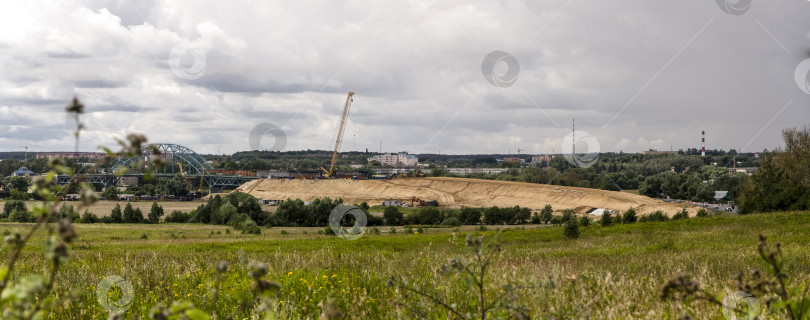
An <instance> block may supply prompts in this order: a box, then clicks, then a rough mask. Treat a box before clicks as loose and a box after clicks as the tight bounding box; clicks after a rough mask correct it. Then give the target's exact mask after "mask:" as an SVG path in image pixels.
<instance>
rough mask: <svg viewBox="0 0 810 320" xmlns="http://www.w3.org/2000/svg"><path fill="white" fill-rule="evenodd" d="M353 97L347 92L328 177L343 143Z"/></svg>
mask: <svg viewBox="0 0 810 320" xmlns="http://www.w3.org/2000/svg"><path fill="white" fill-rule="evenodd" d="M353 96H354V92H349V96H347V97H346V104H345V105H344V106H343V116H342V117H341V118H340V127H338V132H337V139H336V140H335V151H334V152H332V162H331V163H330V164H329V171H328V172H327V174H328V176H329V177H332V176H334V174H335V165H337V160H338V152H340V144H341V143H342V142H343V130H344V129H346V119H348V118H349V108H351V107H352V101H353V100H352V97H353Z"/></svg>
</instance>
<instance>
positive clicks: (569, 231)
mask: <svg viewBox="0 0 810 320" xmlns="http://www.w3.org/2000/svg"><path fill="white" fill-rule="evenodd" d="M563 235H564V236H565V237H566V238H568V239H576V238H579V224H578V223H577V220H576V219H568V221H566V222H565V230H563Z"/></svg>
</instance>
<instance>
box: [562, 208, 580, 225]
mask: <svg viewBox="0 0 810 320" xmlns="http://www.w3.org/2000/svg"><path fill="white" fill-rule="evenodd" d="M574 219H576V217H575V216H574V210H571V209H565V210H563V212H562V218H561V219H560V221H562V223H566V222H568V221H569V220H574Z"/></svg>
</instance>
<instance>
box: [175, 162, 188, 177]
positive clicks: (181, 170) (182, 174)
mask: <svg viewBox="0 0 810 320" xmlns="http://www.w3.org/2000/svg"><path fill="white" fill-rule="evenodd" d="M177 166H178V167H180V175H181V176H183V177H185V176H186V174H185V173H184V172H183V164H182V163H180V162H177Z"/></svg>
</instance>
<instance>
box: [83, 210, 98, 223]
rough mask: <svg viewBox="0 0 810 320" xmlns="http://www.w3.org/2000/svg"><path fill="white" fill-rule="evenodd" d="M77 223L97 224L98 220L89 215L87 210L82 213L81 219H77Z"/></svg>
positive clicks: (96, 217)
mask: <svg viewBox="0 0 810 320" xmlns="http://www.w3.org/2000/svg"><path fill="white" fill-rule="evenodd" d="M79 222H81V223H98V222H99V219H98V216H96V215H95V214H93V213H90V211H89V210H84V213H82V217H81V219H79Z"/></svg>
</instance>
